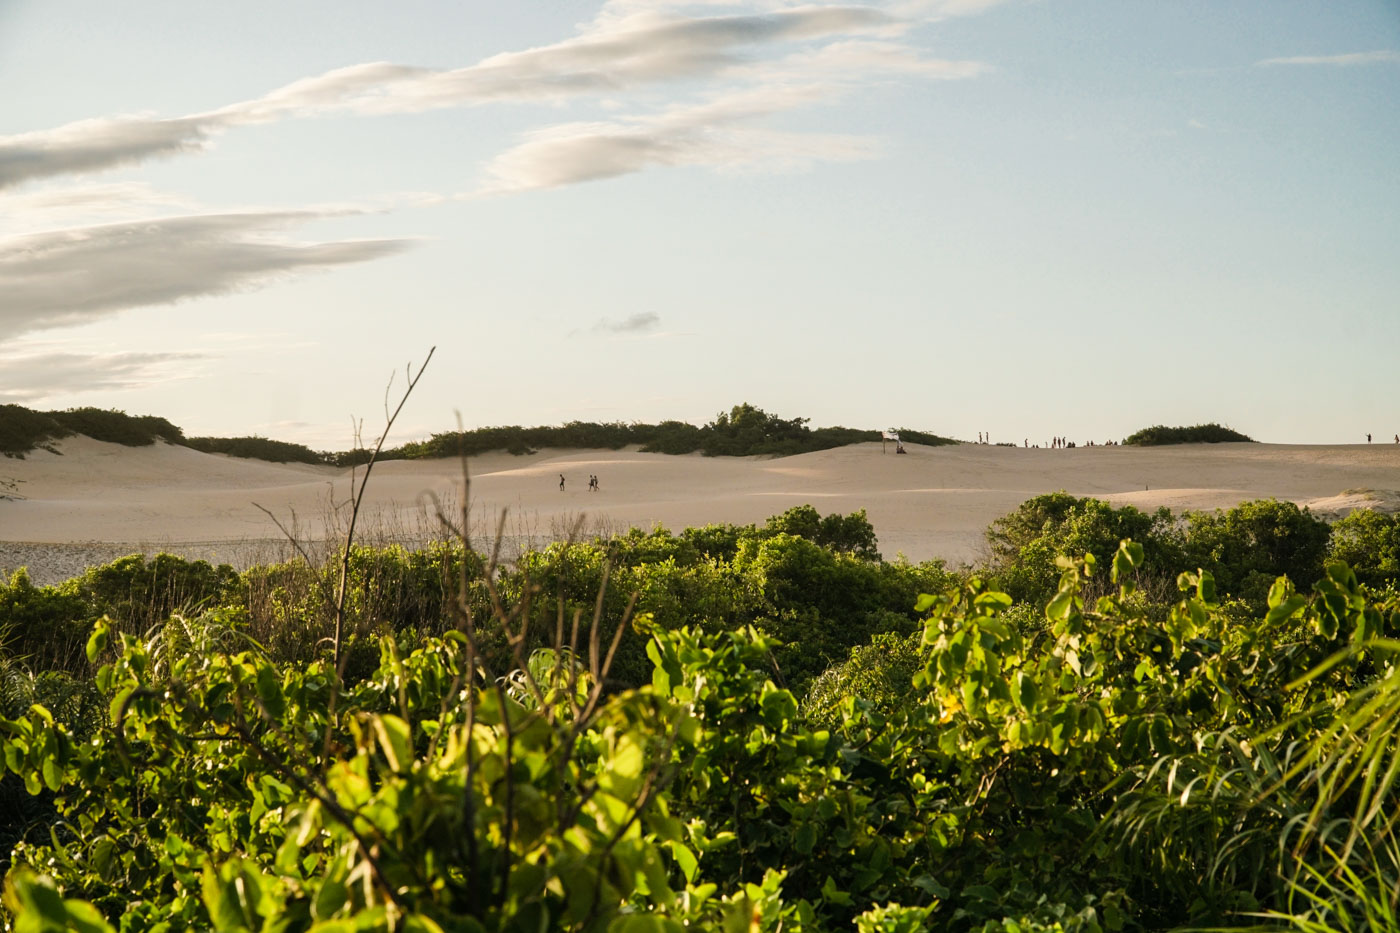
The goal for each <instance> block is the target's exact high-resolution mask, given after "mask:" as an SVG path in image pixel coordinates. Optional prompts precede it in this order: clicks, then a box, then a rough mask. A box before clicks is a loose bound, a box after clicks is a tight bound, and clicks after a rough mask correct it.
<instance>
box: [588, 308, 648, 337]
mask: <svg viewBox="0 0 1400 933" xmlns="http://www.w3.org/2000/svg"><path fill="white" fill-rule="evenodd" d="M660 326H661V315H659V314H657V313H656V312H655V311H641V312H638V313H637V314H632V315H629V316H627V317H625V318H622V319H621V320H615V319H613V318H601V319H599V321H598V323H596V324H594V325H593V333H595V334H607V335H618V334H645V333H648V332H649V331H654V330H656V328H658V327H660Z"/></svg>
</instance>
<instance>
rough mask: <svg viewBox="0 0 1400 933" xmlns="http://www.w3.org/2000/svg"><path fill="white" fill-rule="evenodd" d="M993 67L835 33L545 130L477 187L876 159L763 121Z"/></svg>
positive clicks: (490, 169)
mask: <svg viewBox="0 0 1400 933" xmlns="http://www.w3.org/2000/svg"><path fill="white" fill-rule="evenodd" d="M986 70H987V66H986V65H984V64H982V63H979V62H968V61H946V60H941V59H928V58H925V57H923V56H922V55H920V54H919V52H918V51H917V50H915V49H912V48H910V47H908V46H906V45H902V44H900V43H897V42H891V41H887V40H870V39H862V40H843V41H839V42H832V43H828V44H826V45H824V46H821V47H819V48H816V49H804V50H800V51H797V52H794V53H792V54H789V55H787V56H786V57H783V58H780V59H778V60H776V61H771V62H764V63H754V64H749V65H745V66H743V67H739V68H735V69H733V70H731V71H730V72H729V76H730V78H731V79H732V80H734V81H735V82H736V84H735V85H734V86H731V87H728V88H725V89H724V90H721V91H718V92H713V93H712V94H711V95H710V96H709V97H708V98H706V99H703V100H701V101H700V102H699V103H682V104H677V105H674V106H672V107H670V108H669V109H666V110H663V111H661V112H659V113H652V114H641V115H630V116H621V117H618V118H617V119H614V120H609V121H601V122H600V121H592V122H574V123H562V124H559V125H556V126H552V127H546V128H543V129H539V130H535V131H534V132H532V133H530V134H528V135H527V136H526V137H525V139H524V141H523V142H521V143H519V144H518V145H516V146H514V147H512V148H510V149H508V150H506V151H505V152H503V153H501V154H500V155H498V156H496V157H495V158H494V159H493V160H491V162H490V163H488V165H487V167H486V176H487V180H486V181H485V182H484V183H483V185H482V187H481V188H480V189H479V190H478V191H477V192H475V194H501V193H513V192H519V191H527V190H531V189H537V188H552V187H558V186H560V185H568V184H575V183H578V182H584V181H593V180H596V179H602V178H612V177H616V176H619V175H625V174H629V173H632V172H637V171H641V170H643V169H646V168H649V167H653V166H681V165H700V166H706V167H709V168H713V169H718V170H721V171H742V170H760V171H793V170H798V169H802V168H805V167H807V166H809V165H811V164H813V163H816V162H849V161H856V160H861V159H870V158H874V157H876V156H877V155H879V154H880V152H881V151H882V149H883V143H882V142H881V141H880V140H879V139H875V138H871V137H868V136H853V135H849V134H840V133H811V132H793V131H779V130H773V129H769V128H766V127H763V126H755V125H753V124H754V123H755V122H756V121H758V120H760V119H761V118H763V117H767V116H772V115H775V114H778V113H784V112H788V111H792V110H796V109H799V108H803V107H810V106H816V105H820V104H830V103H832V102H834V101H836V100H839V99H840V98H841V97H843V96H845V95H846V94H848V93H850V92H851V91H852V90H854V89H856V88H858V87H862V86H867V85H869V84H872V83H877V82H879V81H882V80H888V79H890V78H893V77H900V76H908V75H917V76H921V77H925V78H929V77H933V78H940V79H958V78H968V77H973V76H975V75H978V74H981V73H983V72H985V71H986Z"/></svg>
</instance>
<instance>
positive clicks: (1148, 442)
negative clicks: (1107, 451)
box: [1123, 421, 1254, 447]
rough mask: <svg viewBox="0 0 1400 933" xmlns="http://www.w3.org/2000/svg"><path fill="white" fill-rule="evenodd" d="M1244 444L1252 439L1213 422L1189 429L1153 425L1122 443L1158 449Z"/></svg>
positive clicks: (1135, 433) (1133, 434)
mask: <svg viewBox="0 0 1400 933" xmlns="http://www.w3.org/2000/svg"><path fill="white" fill-rule="evenodd" d="M1237 442H1246V443H1254V438H1252V437H1249V436H1248V435H1245V434H1241V433H1240V432H1239V431H1235V430H1232V429H1231V428H1227V427H1224V426H1222V425H1218V424H1216V423H1215V422H1213V421H1212V422H1211V423H1210V424H1198V425H1194V426H1192V427H1189V428H1169V427H1166V426H1165V425H1160V424H1158V425H1153V426H1152V427H1150V428H1143V429H1142V430H1141V431H1135V432H1133V433H1132V434H1130V435H1128V437H1127V438H1126V439H1125V440H1124V441H1123V443H1124V444H1127V445H1128V446H1131V447H1160V446H1162V445H1164V444H1228V443H1237Z"/></svg>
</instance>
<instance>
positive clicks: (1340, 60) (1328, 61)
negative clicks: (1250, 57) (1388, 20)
mask: <svg viewBox="0 0 1400 933" xmlns="http://www.w3.org/2000/svg"><path fill="white" fill-rule="evenodd" d="M1381 62H1391V63H1400V52H1397V51H1395V50H1393V49H1381V50H1379V51H1375V52H1346V53H1344V54H1341V55H1293V56H1290V57H1288V58H1266V59H1264V60H1263V61H1258V62H1255V64H1256V65H1374V64H1377V63H1381Z"/></svg>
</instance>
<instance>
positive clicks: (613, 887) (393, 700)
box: [0, 493, 1400, 933]
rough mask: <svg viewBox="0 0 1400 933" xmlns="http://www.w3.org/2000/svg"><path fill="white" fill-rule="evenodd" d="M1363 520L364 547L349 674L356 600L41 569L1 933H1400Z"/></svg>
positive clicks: (1232, 519) (1188, 518)
mask: <svg viewBox="0 0 1400 933" xmlns="http://www.w3.org/2000/svg"><path fill="white" fill-rule="evenodd" d="M1364 514H1365V513H1358V515H1357V516H1354V517H1352V518H1349V519H1347V520H1346V521H1344V522H1342V523H1339V524H1338V526H1337V530H1336V532H1334V533H1332V534H1330V535H1329V533H1328V528H1327V526H1326V525H1325V524H1322V523H1320V522H1318V521H1317V520H1316V519H1314V518H1313V517H1312V516H1311V515H1309V514H1308V513H1307V512H1306V511H1301V510H1298V509H1296V508H1295V507H1293V506H1291V505H1288V504H1282V503H1277V502H1272V501H1266V502H1256V503H1246V504H1244V505H1242V506H1240V507H1238V508H1236V509H1232V510H1228V511H1222V512H1215V513H1192V514H1188V515H1184V516H1174V515H1172V514H1170V513H1168V512H1165V511H1163V512H1159V513H1156V514H1153V515H1148V514H1146V513H1143V512H1141V511H1139V510H1136V509H1133V508H1131V507H1125V508H1121V509H1120V508H1114V507H1112V506H1110V505H1108V504H1106V503H1103V502H1098V501H1096V500H1092V499H1080V498H1076V497H1072V496H1067V495H1065V494H1063V493H1057V494H1052V495H1049V496H1041V497H1037V498H1036V499H1032V500H1029V501H1028V502H1026V503H1024V504H1023V505H1022V506H1021V507H1020V508H1019V509H1017V510H1016V512H1014V513H1012V514H1011V515H1008V516H1006V517H1004V518H1002V519H1000V520H999V521H998V522H997V523H995V524H994V526H993V527H992V528H991V529H989V531H988V537H989V543H990V545H991V549H992V557H991V559H990V562H989V563H988V565H987V566H985V567H980V568H977V569H975V570H972V571H967V572H962V573H954V572H950V571H948V570H947V569H946V568H944V567H943V566H942V565H941V564H938V563H931V564H923V565H917V566H916V565H910V564H907V563H900V562H893V563H892V562H886V561H883V560H882V559H881V558H880V556H879V553H878V545H877V542H876V541H875V537H874V534H873V530H872V529H871V528H870V525H869V522H868V521H867V520H866V519H865V516H864V515H863V513H854V514H852V515H847V516H841V515H828V516H822V515H820V514H819V513H818V512H816V510H814V509H812V508H811V507H810V506H801V507H798V508H795V509H791V510H789V511H788V512H786V513H784V514H783V515H780V516H774V517H773V518H772V519H770V520H769V521H768V522H766V523H765V524H764V525H762V526H733V525H712V526H707V527H704V528H693V529H686V530H685V531H683V532H680V533H678V534H672V533H670V532H668V531H665V530H663V529H656V530H653V531H651V532H643V531H632V532H629V533H627V534H625V535H619V536H613V537H608V538H599V539H595V540H592V541H587V542H582V543H576V544H566V543H559V544H555V545H551V546H550V547H547V548H545V549H543V550H541V551H536V552H530V553H527V554H525V555H522V556H521V558H520V559H519V560H518V561H515V562H513V563H512V564H511V565H509V566H496V565H494V563H493V561H492V559H491V558H490V557H489V556H482V555H479V554H476V553H474V552H473V551H471V550H469V549H468V548H466V547H465V546H464V545H463V544H461V543H453V544H442V545H438V546H435V547H434V548H430V549H427V550H424V551H418V552H408V551H405V550H403V549H400V548H369V547H358V546H357V547H353V548H351V549H350V551H349V552H348V556H347V561H346V566H347V567H348V573H347V575H346V580H347V581H348V585H347V587H346V590H345V597H344V600H343V613H344V622H345V625H346V631H347V633H348V641H347V643H346V646H345V650H344V653H343V655H342V656H341V658H340V663H339V664H336V663H334V657H333V655H332V649H331V647H330V646H329V642H330V640H331V637H330V636H331V635H332V628H333V625H334V624H335V621H336V616H335V613H334V612H333V611H332V610H333V608H334V607H335V605H336V601H335V599H334V598H333V594H334V592H335V587H336V583H337V582H338V578H339V575H340V571H341V568H340V567H337V566H328V567H325V568H313V567H310V566H308V565H307V564H306V563H305V562H302V561H296V562H289V563H286V564H281V565H275V566H269V567H259V568H254V569H252V570H249V571H246V572H243V573H236V572H234V571H233V570H232V569H231V568H227V567H211V566H210V565H208V564H205V563H202V562H186V561H181V560H179V559H177V558H171V557H168V556H162V557H158V558H155V559H153V560H149V561H147V560H144V559H142V558H139V557H131V558H125V559H123V560H121V561H117V562H115V563H113V564H111V565H108V566H106V567H102V568H94V569H93V570H90V571H88V572H87V573H86V574H84V575H83V576H81V577H78V578H75V579H74V580H70V581H67V582H66V583H64V584H60V585H59V586H55V587H34V586H32V585H31V584H30V583H29V581H28V579H27V578H26V577H25V576H24V574H23V573H22V572H21V573H19V574H16V575H15V576H14V577H12V578H11V579H10V580H9V581H8V582H5V583H4V585H3V586H0V656H3V657H4V658H6V659H8V660H5V661H4V662H0V753H2V756H3V761H4V767H3V770H4V771H5V772H7V773H6V774H5V776H4V777H3V779H0V836H3V838H0V844H3V845H4V846H5V847H6V851H7V852H8V851H9V850H10V849H11V848H12V849H13V855H12V859H13V861H12V863H11V864H9V865H6V866H4V867H5V868H7V878H6V883H5V890H6V893H5V900H4V909H3V911H0V915H3V916H4V917H5V918H7V920H6V921H5V922H7V923H8V924H10V927H11V928H12V929H15V930H94V931H96V930H108V929H122V930H147V929H187V928H198V929H218V930H230V931H232V930H248V931H252V930H274V929H275V930H289V931H290V930H313V929H314V930H318V931H333V930H417V931H437V930H525V929H530V930H588V931H593V930H597V931H623V933H626V931H679V930H683V929H732V930H760V931H777V930H785V931H787V930H797V931H803V930H807V931H824V930H836V929H855V930H858V931H910V933H912V931H916V930H952V931H964V930H967V931H971V930H979V931H980V930H991V931H1017V930H1077V931H1086V933H1087V931H1103V930H1131V929H1162V928H1169V927H1173V926H1180V925H1189V926H1193V927H1197V928H1200V927H1212V928H1227V927H1238V928H1257V927H1258V926H1259V925H1260V924H1261V923H1263V924H1266V925H1267V926H1269V927H1270V928H1275V929H1287V928H1292V929H1299V930H1327V929H1363V928H1366V929H1374V928H1390V929H1394V928H1395V927H1396V918H1397V916H1400V914H1397V907H1396V904H1397V901H1396V893H1395V892H1396V890H1397V888H1396V882H1397V879H1400V838H1397V834H1396V827H1395V821H1394V819H1393V814H1394V813H1395V812H1397V809H1396V807H1397V805H1400V799H1397V797H1400V794H1398V793H1397V773H1398V772H1400V765H1397V763H1396V762H1397V760H1398V759H1396V757H1395V755H1396V748H1397V738H1398V737H1397V735H1396V729H1397V726H1396V723H1397V722H1400V715H1397V714H1400V667H1398V666H1397V664H1396V661H1397V659H1400V593H1397V591H1396V589H1395V588H1394V586H1393V581H1394V574H1395V567H1394V560H1395V548H1394V544H1395V541H1394V540H1392V539H1394V538H1395V537H1396V535H1395V531H1396V527H1397V521H1396V520H1395V519H1394V518H1393V517H1389V516H1370V517H1362V516H1363V515H1364ZM1129 539H1131V540H1129ZM1340 556H1347V557H1349V558H1350V559H1352V561H1353V562H1354V563H1353V566H1348V565H1347V564H1346V563H1343V562H1341V561H1339V560H1337V559H1336V558H1338V557H1340ZM1284 574H1286V576H1284ZM1262 578H1271V579H1270V580H1269V583H1268V585H1267V587H1264V588H1263V592H1262V594H1261V593H1260V587H1261V584H1260V580H1261V579H1262ZM921 594H922V595H921Z"/></svg>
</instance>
